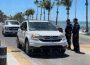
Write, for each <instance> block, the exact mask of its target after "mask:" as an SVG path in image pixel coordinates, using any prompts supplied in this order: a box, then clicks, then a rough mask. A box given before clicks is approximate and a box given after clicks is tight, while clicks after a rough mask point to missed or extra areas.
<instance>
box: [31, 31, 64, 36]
mask: <svg viewBox="0 0 90 65" xmlns="http://www.w3.org/2000/svg"><path fill="white" fill-rule="evenodd" d="M30 33H31V34H35V35H40V36H60V35H63V33H61V32H59V31H30Z"/></svg>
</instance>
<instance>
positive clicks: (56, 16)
mask: <svg viewBox="0 0 90 65" xmlns="http://www.w3.org/2000/svg"><path fill="white" fill-rule="evenodd" d="M58 8H59V6H58V5H57V15H56V25H57V22H58V13H59V11H58Z"/></svg>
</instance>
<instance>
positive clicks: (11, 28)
mask: <svg viewBox="0 0 90 65" xmlns="http://www.w3.org/2000/svg"><path fill="white" fill-rule="evenodd" d="M18 28H19V27H9V30H18Z"/></svg>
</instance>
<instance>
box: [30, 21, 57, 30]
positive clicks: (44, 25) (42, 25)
mask: <svg viewBox="0 0 90 65" xmlns="http://www.w3.org/2000/svg"><path fill="white" fill-rule="evenodd" d="M29 30H31V31H56V30H57V29H56V27H55V26H54V25H52V24H51V23H50V22H29Z"/></svg>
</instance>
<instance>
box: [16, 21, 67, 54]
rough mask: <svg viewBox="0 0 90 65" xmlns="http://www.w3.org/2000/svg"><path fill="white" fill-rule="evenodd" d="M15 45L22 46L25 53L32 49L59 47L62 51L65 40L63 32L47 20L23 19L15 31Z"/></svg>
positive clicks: (64, 48) (63, 50) (65, 45)
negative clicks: (16, 31)
mask: <svg viewBox="0 0 90 65" xmlns="http://www.w3.org/2000/svg"><path fill="white" fill-rule="evenodd" d="M17 47H18V48H21V47H22V48H23V49H24V50H25V52H26V54H29V51H31V52H33V51H34V49H38V48H40V49H43V48H44V49H45V48H49V47H52V48H54V47H55V48H59V49H60V52H61V53H64V52H65V50H66V47H67V41H66V38H65V36H64V34H63V33H61V32H59V31H58V30H57V29H56V27H55V26H53V25H52V24H51V23H50V22H48V21H34V20H33V21H29V22H28V21H25V22H23V23H22V24H21V26H20V28H19V29H18V33H17Z"/></svg>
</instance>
